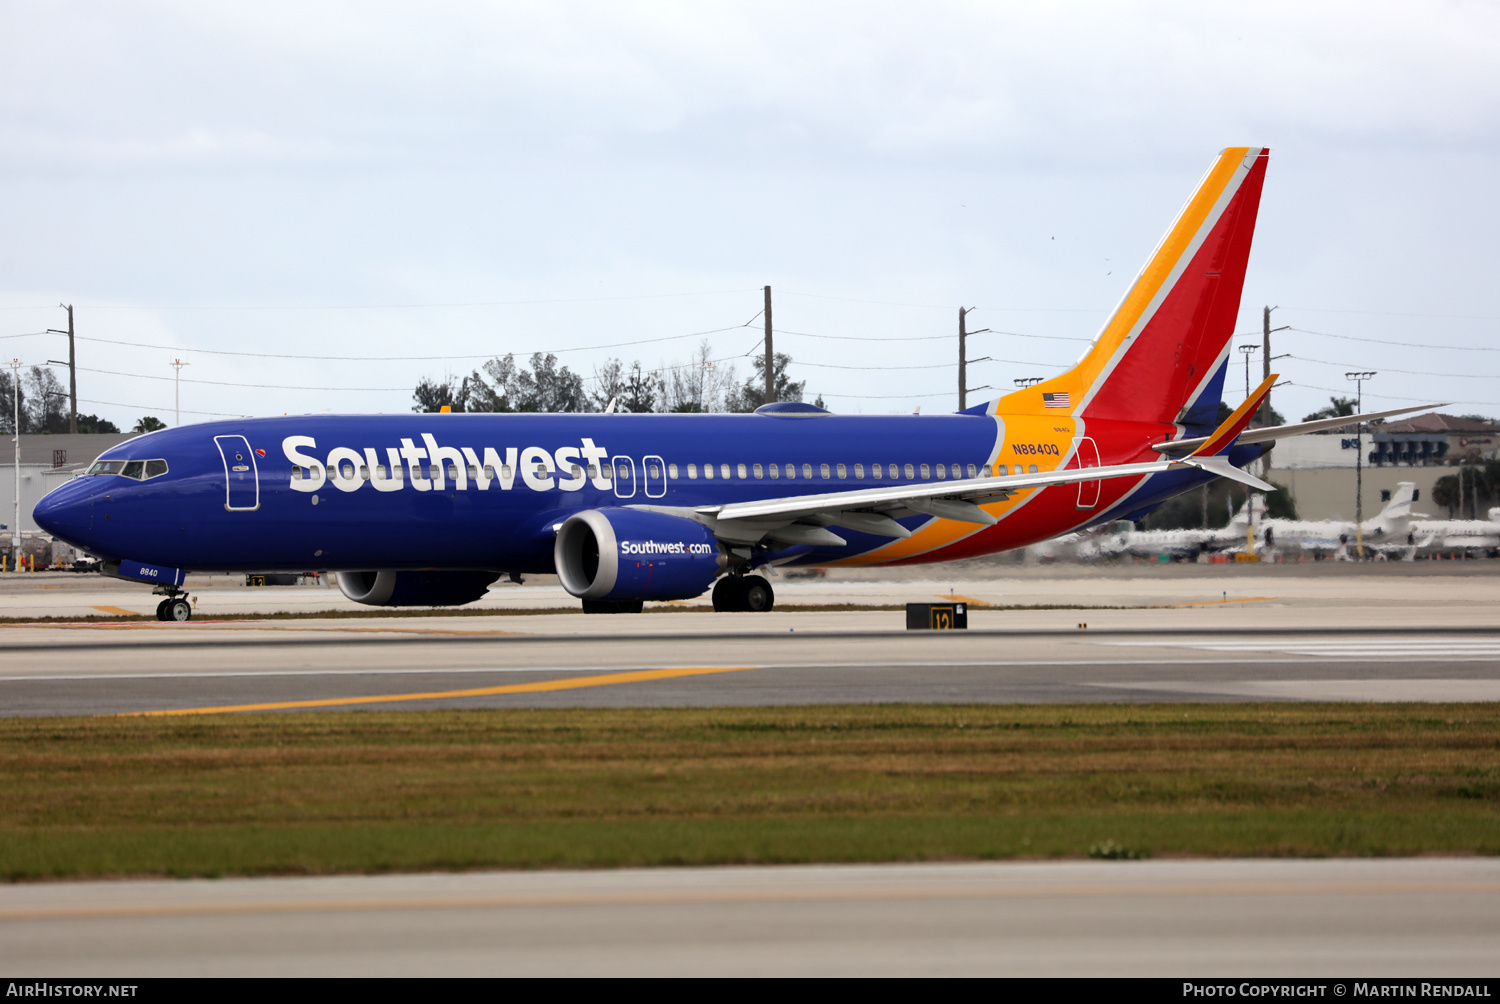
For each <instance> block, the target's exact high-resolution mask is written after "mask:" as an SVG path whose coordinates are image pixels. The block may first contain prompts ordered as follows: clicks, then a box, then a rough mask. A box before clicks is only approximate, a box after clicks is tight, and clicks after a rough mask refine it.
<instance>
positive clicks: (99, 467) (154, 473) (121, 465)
mask: <svg viewBox="0 0 1500 1004" xmlns="http://www.w3.org/2000/svg"><path fill="white" fill-rule="evenodd" d="M89 473H90V474H118V475H120V476H121V477H124V478H134V479H135V480H136V481H149V480H150V479H151V478H159V477H161V476H162V475H163V474H165V473H167V462H166V461H165V460H100V461H98V462H97V463H95V464H94V466H93V467H90V468H89Z"/></svg>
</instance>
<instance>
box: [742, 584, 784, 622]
mask: <svg viewBox="0 0 1500 1004" xmlns="http://www.w3.org/2000/svg"><path fill="white" fill-rule="evenodd" d="M775 605H776V591H775V590H773V589H772V588H771V583H769V582H767V581H766V580H765V579H763V578H761V577H760V576H759V575H747V576H745V578H744V580H743V581H742V583H741V585H740V609H741V610H748V611H750V612H751V613H753V614H763V613H766V612H767V611H769V610H770V609H771V607H773V606H775Z"/></svg>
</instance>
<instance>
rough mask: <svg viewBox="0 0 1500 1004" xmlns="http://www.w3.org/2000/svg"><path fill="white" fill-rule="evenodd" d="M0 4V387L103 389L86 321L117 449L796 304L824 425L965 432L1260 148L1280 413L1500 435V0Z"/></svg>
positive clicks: (1059, 351) (786, 345) (1254, 280)
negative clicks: (1466, 417) (177, 403)
mask: <svg viewBox="0 0 1500 1004" xmlns="http://www.w3.org/2000/svg"><path fill="white" fill-rule="evenodd" d="M0 12H3V21H0V183H3V185H4V197H3V198H0V336H5V338H4V341H3V342H0V354H3V356H4V358H5V359H6V360H9V359H10V358H11V357H12V356H19V357H20V358H21V360H22V362H23V363H25V364H28V365H29V364H31V363H41V362H45V361H46V360H47V359H49V358H51V359H59V358H65V353H66V344H65V342H64V341H63V340H62V339H59V338H58V337H57V336H55V335H47V336H33V335H28V334H26V333H28V332H35V331H40V330H42V329H45V328H56V327H63V326H65V324H64V321H65V318H64V315H63V313H62V311H60V310H58V309H57V307H56V304H57V303H59V302H70V303H73V304H75V305H76V307H77V326H78V333H79V335H80V336H81V338H87V339H91V340H87V341H85V340H80V341H79V343H78V356H79V364H80V366H81V367H83V369H82V371H81V372H80V374H79V396H80V398H81V399H82V401H81V403H80V410H82V411H85V412H97V413H98V414H100V415H102V416H104V417H106V418H109V419H111V420H113V421H114V422H116V423H117V424H119V425H120V426H121V427H122V428H128V427H129V426H130V425H131V424H132V423H134V422H135V420H136V419H137V418H138V417H140V416H141V415H142V414H147V413H149V414H154V415H157V416H159V417H161V418H163V419H165V420H166V421H167V422H169V423H171V422H173V417H172V404H173V396H172V392H173V386H172V382H171V377H172V372H173V371H172V368H171V366H170V362H171V361H172V359H174V358H181V359H183V360H185V361H187V362H188V363H189V364H190V365H189V366H187V367H186V368H185V369H184V370H183V371H182V376H183V383H182V388H181V390H182V408H183V416H182V417H183V421H184V422H187V421H193V420H202V419H205V418H209V417H213V416H216V415H242V414H255V415H264V414H281V413H283V412H293V413H298V412H319V411H325V410H329V411H383V412H401V411H407V410H409V409H410V407H411V403H412V402H411V388H412V386H413V385H414V384H415V382H416V380H417V379H418V378H419V377H422V376H430V377H436V378H441V377H443V376H444V374H445V373H448V372H452V373H455V374H462V373H466V372H468V371H469V370H470V369H473V368H474V367H476V366H478V365H479V364H480V363H482V362H483V361H484V359H486V358H489V357H491V356H494V355H498V354H504V353H510V352H514V353H519V354H522V355H523V356H524V355H529V354H530V353H532V352H534V351H554V352H557V353H558V356H559V358H560V360H561V361H562V362H563V363H565V364H566V365H567V366H569V367H570V368H572V369H573V370H575V371H577V372H579V373H582V374H583V375H585V376H589V375H591V374H592V373H593V371H594V367H596V366H597V365H599V364H601V363H602V362H603V361H604V360H605V359H607V358H608V357H611V356H618V357H620V358H622V359H623V360H624V361H625V362H626V363H627V364H628V363H629V362H631V361H632V360H636V359H639V360H640V361H641V362H642V363H643V364H644V365H646V366H647V367H655V366H658V365H662V364H664V363H672V362H674V361H680V360H685V359H686V358H687V357H688V356H689V355H690V354H691V353H692V352H693V350H694V349H695V348H696V346H697V344H698V342H699V341H700V340H701V339H702V338H707V339H709V341H710V345H711V349H712V353H713V355H714V357H715V358H716V359H719V360H721V361H720V362H719V363H718V365H719V366H721V367H727V366H731V365H737V367H738V373H739V375H740V377H741V379H744V378H745V377H748V376H749V373H750V363H749V359H748V358H746V356H747V354H748V353H753V352H754V351H756V350H757V349H758V348H759V345H760V329H759V327H758V324H759V322H758V321H757V322H756V326H752V327H742V325H744V324H745V323H746V322H747V321H749V320H750V319H751V318H752V317H753V316H754V315H755V314H756V313H757V312H758V311H759V310H760V307H761V293H760V287H761V286H763V285H765V284H768V283H769V284H770V285H772V286H773V287H774V290H775V297H776V299H775V321H776V327H777V328H778V329H779V330H780V331H782V332H783V333H781V334H778V336H777V348H778V349H781V350H783V351H786V352H788V353H790V354H791V356H792V357H793V360H794V364H793V377H794V378H795V379H799V380H806V381H807V391H808V396H809V398H811V397H812V396H814V395H816V394H819V393H821V394H822V395H823V397H824V399H825V400H826V402H827V403H828V405H829V407H831V408H832V409H834V410H835V411H841V412H865V413H870V412H893V411H902V412H909V411H911V410H912V409H913V408H915V407H917V406H919V405H920V406H921V408H922V410H923V411H924V412H934V411H946V410H951V409H952V408H954V407H955V406H956V371H955V361H956V352H957V339H956V325H957V309H958V307H959V306H960V305H969V306H975V307H978V308H979V310H978V311H977V312H976V313H975V314H974V315H973V317H972V321H971V326H972V327H988V328H991V329H994V333H990V334H983V335H979V336H976V337H975V338H973V339H972V340H971V350H970V354H971V356H984V355H988V356H992V357H994V358H995V359H996V360H1000V361H996V362H981V363H977V364H974V365H973V366H971V369H970V376H969V383H970V386H977V385H981V384H990V385H992V386H993V387H995V388H997V391H1008V390H1011V389H1012V381H1013V380H1015V379H1016V378H1019V377H1028V376H1051V375H1054V374H1056V373H1058V372H1060V371H1061V370H1062V369H1064V368H1066V366H1067V365H1068V364H1070V363H1071V361H1072V360H1073V359H1074V358H1076V357H1077V355H1078V354H1079V353H1080V352H1081V351H1082V350H1083V348H1084V347H1085V345H1086V342H1087V340H1088V339H1091V338H1092V337H1093V335H1094V334H1095V333H1096V332H1097V331H1098V329H1099V327H1100V326H1101V325H1102V324H1103V322H1104V321H1105V320H1106V319H1107V317H1108V315H1109V313H1110V311H1111V309H1112V308H1113V306H1114V304H1115V303H1116V302H1117V301H1118V299H1119V298H1120V296H1121V295H1122V294H1123V293H1124V292H1125V290H1126V288H1127V287H1128V285H1129V283H1130V281H1131V279H1132V278H1133V277H1134V275H1135V273H1136V271H1137V269H1139V267H1140V266H1141V264H1142V263H1143V261H1144V260H1145V258H1146V256H1147V255H1148V254H1149V253H1150V251H1151V249H1152V248H1153V247H1154V245H1155V243H1156V242H1157V240H1158V239H1159V238H1160V237H1161V235H1162V233H1163V232H1164V231H1165V229H1166V227H1167V225H1168V224H1169V223H1170V221H1171V219H1172V217H1173V215H1174V214H1175V213H1176V211H1177V210H1178V208H1179V207H1180V206H1181V204H1182V203H1183V201H1184V200H1185V199H1186V198H1187V196H1188V195H1189V194H1190V192H1191V191H1192V189H1193V187H1194V186H1195V185H1196V184H1197V182H1198V180H1199V178H1200V177H1201V176H1202V174H1203V172H1204V171H1205V170H1206V169H1207V167H1208V165H1209V163H1210V161H1211V160H1212V158H1213V157H1214V155H1215V154H1216V153H1217V152H1218V151H1219V150H1220V149H1222V148H1223V147H1225V146H1230V145H1245V144H1249V145H1266V146H1269V147H1270V148H1271V154H1272V159H1271V164H1270V169H1269V173H1268V176H1267V181H1266V187H1265V195H1264V199H1263V202H1262V205H1261V213H1260V221H1259V226H1258V229H1257V234H1256V241H1255V246H1254V250H1253V252H1252V255H1251V260H1250V272H1249V278H1248V280H1247V283H1246V287H1245V295H1244V300H1243V303H1242V306H1241V314H1240V323H1239V328H1238V330H1240V331H1244V332H1258V331H1259V329H1260V324H1261V308H1262V306H1263V305H1266V304H1271V305H1280V310H1278V311H1277V312H1276V313H1275V314H1274V315H1273V316H1274V323H1275V324H1276V325H1278V326H1279V325H1283V324H1285V325H1291V326H1292V327H1293V328H1294V329H1297V330H1290V331H1285V332H1280V333H1278V334H1277V335H1276V336H1275V341H1274V351H1275V353H1277V354H1280V353H1290V354H1292V355H1293V356H1295V357H1296V358H1288V359H1280V360H1277V361H1276V367H1277V369H1278V370H1279V371H1280V372H1281V373H1282V374H1283V376H1284V378H1285V379H1289V380H1291V381H1292V385H1291V386H1288V387H1285V388H1283V389H1281V390H1279V391H1277V397H1276V403H1277V406H1278V408H1279V409H1280V410H1281V411H1283V412H1284V413H1286V414H1287V415H1288V417H1289V418H1291V419H1294V420H1295V419H1297V418H1300V417H1302V415H1303V414H1304V413H1306V412H1309V411H1312V410H1314V409H1315V408H1318V407H1321V406H1322V405H1324V404H1326V403H1327V399H1328V397H1329V394H1330V392H1336V393H1339V394H1344V393H1347V392H1348V382H1347V381H1346V380H1345V378H1344V373H1345V371H1347V370H1351V369H1369V370H1376V371H1379V376H1378V377H1376V378H1375V379H1374V380H1373V381H1371V382H1370V383H1369V384H1367V385H1366V395H1365V397H1366V401H1365V404H1366V407H1367V408H1373V407H1396V406H1399V405H1400V404H1403V403H1407V402H1408V401H1411V402H1412V403H1420V402H1422V401H1455V402H1458V404H1457V405H1456V406H1455V407H1454V408H1452V409H1449V410H1452V411H1455V412H1481V413H1488V414H1495V415H1500V338H1497V337H1496V332H1497V330H1500V303H1497V302H1496V292H1495V291H1496V282H1495V277H1494V276H1495V272H1496V266H1497V264H1500V251H1497V249H1496V234H1497V232H1500V199H1497V195H1496V186H1495V183H1494V182H1495V180H1496V179H1497V178H1500V156H1497V154H1500V144H1497V138H1500V129H1497V127H1500V7H1497V6H1496V5H1493V4H1480V3H1436V2H1434V3H1423V4H1411V3H1399V4H1398V3H1380V2H1368V0H1363V2H1360V3H1342V4H1341V3H1325V4H1318V5H1309V4H1306V3H1295V4H1280V3H1257V4H1254V5H1249V4H1238V5H1233V6H1231V5H1208V4H1203V3H1201V2H1198V3H1180V4H1174V3H1144V4H1120V3H1087V4H1069V3H1057V2H1054V3H1047V4H1005V3H996V2H985V3H972V4H969V3H934V2H926V3H921V4H917V3H904V4H894V3H892V4H881V3H870V2H861V3H806V2H802V3H789V4H778V3H768V2H765V0H759V2H756V3H719V4H712V3H701V2H700V3H682V4H673V3H663V2H657V3H650V4H645V3H638V4H628V3H599V4H579V3H549V4H537V3H525V4H514V5H511V4H499V3H457V2H450V3H441V2H426V3H421V4H399V3H378V2H363V3H319V2H308V0H299V2H297V3H274V2H257V3H254V4H236V3H215V4H204V3H169V2H162V3H151V2H140V0H138V2H134V3H130V4H115V3H104V2H100V3H92V4H90V3H37V2H17V0H0ZM726 329H727V330H726ZM700 332H712V334H706V335H699V334H697V333H700ZM11 336H23V337H11ZM1041 336H1046V337H1041ZM1335 336H1337V337H1335ZM93 339H98V340H93ZM659 339H670V340H665V341H661V340H659ZM1070 339H1072V340H1070ZM1360 339H1363V340H1360ZM104 340H108V341H104ZM648 340H658V341H648ZM1245 340H1249V339H1245ZM1258 340H1259V339H1258V335H1257V336H1256V338H1255V341H1256V342H1257V343H1258ZM631 342H637V343H642V344H634V345H631V344H622V343H631ZM1383 342H1401V343H1409V344H1407V345H1392V344H1382V343H1383ZM117 343H130V344H117ZM605 346H614V347H605ZM564 350H568V351H564ZM223 353H256V354H257V355H232V354H223ZM414 356H419V357H424V358H422V359H420V360H412V359H395V358H384V359H382V358H375V357H414ZM298 357H345V358H342V359H336V358H335V359H327V358H325V359H314V358H298ZM443 357H446V358H443ZM1255 366H1256V367H1257V368H1258V367H1259V360H1258V357H1256V362H1255ZM859 367H868V368H859ZM97 371H109V372H97ZM114 374H132V375H130V376H121V375H114ZM59 376H60V377H61V378H62V379H63V380H64V381H66V372H65V370H60V371H59ZM1243 384H1244V377H1243V369H1242V368H1241V366H1240V364H1239V357H1238V355H1236V358H1235V364H1234V368H1233V369H1232V370H1231V379H1230V380H1229V383H1228V392H1227V396H1228V397H1229V398H1230V399H1231V402H1234V401H1237V400H1238V398H1239V397H1241V396H1242V395H1243V392H1244V386H1243ZM252 385H262V386H252ZM990 394H991V392H980V393H979V394H977V395H973V396H971V399H970V402H971V403H975V402H976V401H977V400H978V399H981V398H983V397H987V396H990Z"/></svg>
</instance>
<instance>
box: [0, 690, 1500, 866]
mask: <svg viewBox="0 0 1500 1004" xmlns="http://www.w3.org/2000/svg"><path fill="white" fill-rule="evenodd" d="M1497 726H1500V706H1497V705H1493V704H1463V705H1425V704H1424V705H1354V704H1338V705H1306V704H1297V705H1292V704H1288V705H1266V704H1256V705H1149V706H1117V705H1087V706H1021V707H1003V706H906V705H884V706H864V707H796V708H747V709H709V710H704V709H681V710H606V709H600V710H593V709H574V710H532V709H504V710H488V711H430V712H377V713H371V712H348V713H338V714H298V715H235V716H224V717H214V718H192V719H139V718H93V719H60V718H48V719H36V718H33V719H5V720H0V791H3V792H4V797H3V799H0V875H3V876H6V877H8V878H10V879H33V878H47V877H70V876H101V875H229V874H268V873H323V872H337V871H390V870H407V869H433V868H436V869H457V868H476V867H517V868H537V867H615V866H627V865H671V864H726V863H763V862H812V861H912V860H953V859H984V858H1013V857H1040V858H1048V857H1084V856H1087V855H1089V854H1091V853H1092V854H1094V855H1095V856H1102V857H1124V856H1141V855H1150V856H1155V857H1162V856H1176V855H1212V856H1221V855H1224V856H1227V855H1410V854H1427V853H1443V854H1454V853H1458V854H1495V853H1500V728H1497Z"/></svg>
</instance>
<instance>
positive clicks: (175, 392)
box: [172, 286, 771, 426]
mask: <svg viewBox="0 0 1500 1004" xmlns="http://www.w3.org/2000/svg"><path fill="white" fill-rule="evenodd" d="M766 288H767V289H768V290H769V289H770V288H771V287H769V286H767V287H766ZM768 295H769V294H768ZM190 365H192V364H191V363H185V362H183V361H182V360H181V359H173V360H172V368H173V369H174V370H176V371H177V373H176V374H175V375H174V377H173V380H172V396H173V400H174V403H175V406H176V408H177V419H176V421H177V424H178V425H179V426H180V425H182V368H183V367H184V366H190Z"/></svg>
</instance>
